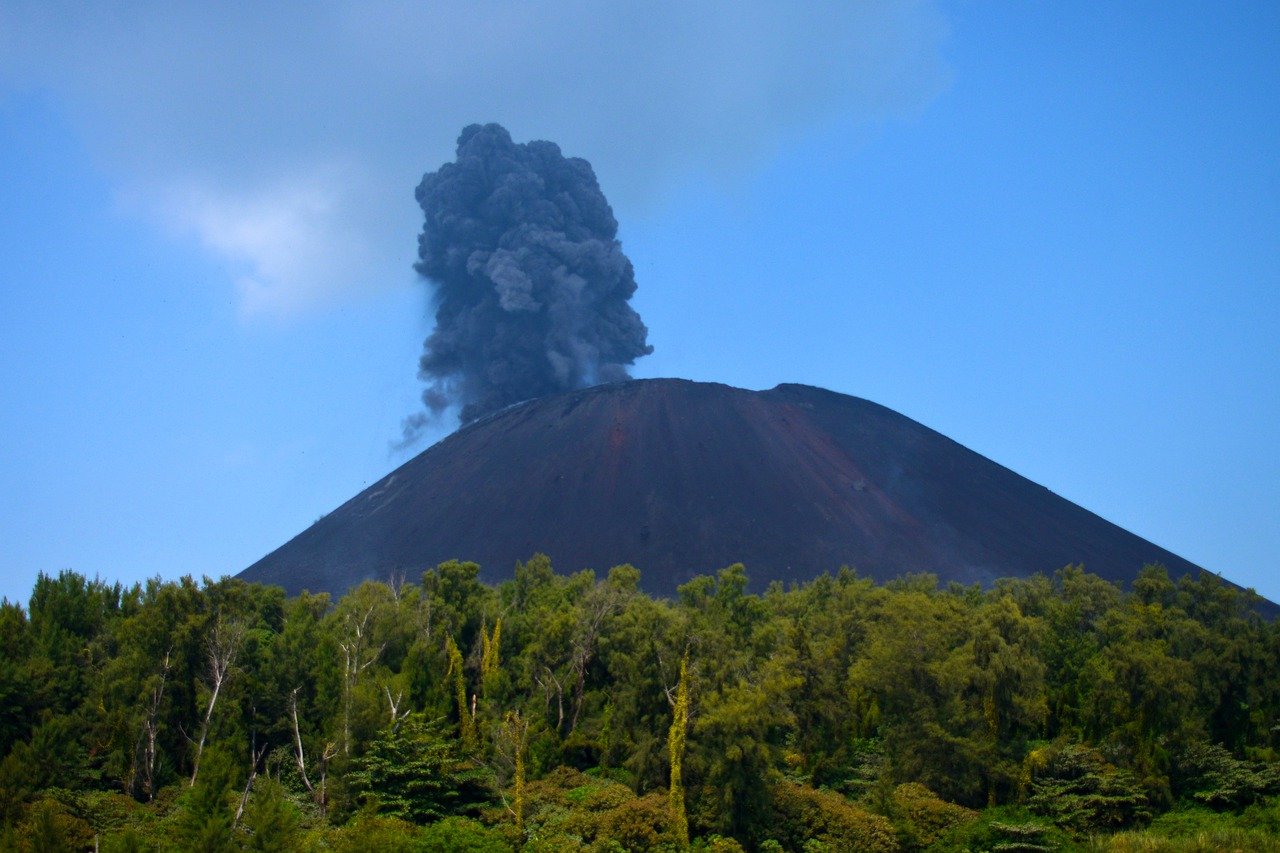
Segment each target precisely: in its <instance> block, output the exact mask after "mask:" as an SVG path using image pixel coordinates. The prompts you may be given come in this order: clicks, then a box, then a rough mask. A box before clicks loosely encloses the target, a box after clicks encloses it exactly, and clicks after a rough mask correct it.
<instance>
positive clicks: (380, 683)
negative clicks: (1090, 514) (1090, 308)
mask: <svg viewBox="0 0 1280 853" xmlns="http://www.w3.org/2000/svg"><path fill="white" fill-rule="evenodd" d="M477 577H478V568H477V566H475V564H471V563H458V562H450V563H445V564H442V565H440V566H438V567H436V568H434V569H431V570H429V571H427V572H426V573H425V574H424V575H423V577H422V578H421V582H420V583H416V582H413V581H412V580H410V581H406V580H405V579H403V578H401V579H395V580H393V582H391V583H373V582H370V583H366V584H364V585H362V586H360V587H359V588H357V589H355V590H352V591H351V592H350V593H349V594H347V595H346V596H344V597H342V598H341V599H340V600H338V601H337V602H336V603H334V602H331V601H330V600H329V598H328V596H326V595H307V594H304V595H302V596H300V597H298V598H293V599H286V598H285V596H284V595H283V593H282V592H281V591H280V590H279V589H278V588H274V587H264V586H257V585H250V584H245V583H242V582H240V581H237V580H234V579H223V580H219V581H209V580H205V581H204V582H203V583H202V584H201V583H196V582H194V581H193V580H192V579H190V578H183V579H182V580H179V581H176V582H164V581H160V580H153V581H149V582H148V583H146V584H145V585H140V586H135V587H132V588H128V589H124V588H121V587H120V586H119V585H109V584H106V583H103V582H101V581H98V580H93V581H89V580H86V579H85V578H83V577H81V576H79V575H77V574H75V573H72V572H64V573H62V574H60V575H58V576H57V577H49V576H41V577H40V579H39V580H38V581H37V583H36V585H35V589H34V591H33V593H32V595H31V599H30V604H29V608H28V609H26V610H24V609H23V608H21V607H19V606H17V605H14V604H11V603H8V602H5V603H3V605H0V755H2V756H3V760H2V761H0V825H2V826H3V829H2V830H0V850H11V849H14V850H58V849H93V847H94V845H95V843H96V844H98V845H100V848H101V849H102V850H121V851H123V850H149V849H166V850H167V849H191V850H208V851H214V850H234V849H250V850H293V849H316V850H369V849H388V850H390V849H414V850H425V851H437V850H440V851H443V850H473V851H490V850H493V851H499V850H513V849H524V850H534V851H542V850H546V851H553V850H554V851H560V850H575V849H579V850H583V849H589V850H649V849H669V850H677V849H685V848H691V849H695V850H737V849H740V847H741V848H745V849H748V850H761V851H782V850H791V851H806V853H819V851H840V850H874V851H895V850H925V849H928V850H1004V851H1017V850H1024V851H1033V850H1049V849H1097V850H1139V849H1141V850H1163V849H1168V850H1201V849H1204V850H1209V849H1249V850H1268V849H1273V850H1280V842H1277V840H1276V839H1277V838H1278V837H1280V832H1278V831H1277V830H1278V829H1280V800H1278V799H1277V798H1276V794H1277V792H1280V760H1278V758H1280V756H1278V755H1277V747H1278V746H1280V678H1278V677H1277V673H1280V629H1278V628H1277V626H1276V625H1275V624H1273V623H1269V622H1267V621H1265V620H1264V619H1262V618H1260V617H1259V616H1258V615H1257V614H1256V613H1255V611H1254V609H1253V606H1254V604H1255V603H1256V599H1255V598H1253V597H1251V594H1242V593H1239V592H1237V591H1236V590H1234V589H1233V588H1231V587H1228V586H1227V585H1225V584H1223V583H1221V582H1220V581H1218V580H1217V579H1216V578H1214V577H1213V576H1210V575H1202V576H1200V577H1199V578H1197V579H1191V578H1182V579H1180V580H1177V581H1173V580H1171V579H1170V578H1169V577H1168V576H1167V574H1166V573H1165V571H1164V570H1163V569H1161V568H1159V567H1148V568H1146V569H1144V570H1143V572H1142V573H1141V575H1140V576H1139V577H1138V579H1137V580H1136V581H1135V582H1134V583H1133V585H1132V589H1130V590H1127V591H1124V590H1121V589H1119V588H1118V587H1116V586H1115V585H1113V584H1111V583H1108V582H1106V581H1104V580H1102V579H1100V578H1098V577H1095V576H1092V575H1089V574H1087V573H1086V572H1084V571H1083V570H1082V569H1081V568H1079V567H1068V568H1066V569H1064V570H1062V571H1059V572H1058V573H1056V574H1055V575H1054V576H1053V577H1052V578H1047V577H1035V578H1031V579H1028V580H1014V581H1005V582H1001V583H999V584H997V585H996V587H995V588H994V589H990V590H983V589H980V588H977V587H960V586H954V585H953V586H951V587H948V588H945V589H939V588H938V586H937V583H936V580H935V579H934V578H933V577H932V576H928V575H920V576H910V577H906V578H903V579H901V580H897V581H894V582H892V583H889V584H886V585H883V586H877V585H876V584H874V583H872V582H871V581H869V580H866V579H863V578H860V577H858V576H857V574H856V573H854V572H853V571H850V570H842V571H841V572H840V573H839V574H837V575H835V576H824V577H821V578H819V579H817V580H815V581H813V582H812V583H809V584H806V585H803V586H799V587H796V588H792V589H783V588H781V587H780V586H777V585H775V586H772V587H770V588H769V589H767V590H766V591H764V592H763V593H762V594H759V595H756V594H749V593H748V592H747V589H746V575H745V573H744V571H743V569H742V567H741V566H732V567H730V568H727V569H725V570H723V571H721V572H720V573H719V574H718V575H717V576H715V577H709V576H708V577H698V578H695V579H694V580H692V581H690V582H689V583H687V584H685V585H684V586H683V587H681V588H680V590H679V594H678V596H677V598H676V600H674V601H668V600H655V599H653V598H650V597H649V596H647V595H645V594H643V593H642V592H640V591H639V589H638V580H639V573H638V572H637V571H636V570H635V569H633V568H631V567H629V566H621V567H617V568H614V569H613V570H611V571H610V572H609V574H608V576H607V578H604V579H598V578H596V577H595V576H594V575H593V574H592V573H590V572H582V573H579V574H576V575H572V576H568V577H566V576H560V575H557V574H556V573H554V572H553V571H552V569H551V566H550V564H549V562H548V561H547V560H546V559H545V558H543V557H534V558H533V559H532V560H530V561H529V562H528V563H525V564H522V565H519V566H517V567H516V570H515V575H514V579H513V580H510V581H507V582H505V583H503V584H501V585H499V586H498V587H496V588H495V587H490V586H486V585H484V584H481V583H480V582H479V581H478V579H477Z"/></svg>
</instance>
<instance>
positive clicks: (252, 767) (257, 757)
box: [231, 736, 267, 829]
mask: <svg viewBox="0 0 1280 853" xmlns="http://www.w3.org/2000/svg"><path fill="white" fill-rule="evenodd" d="M254 740H255V741H256V740H257V737H256V736H255V737H254ZM266 754H267V744H263V745H262V748H261V749H257V748H255V747H254V746H250V747H249V758H250V762H249V778H248V779H246V780H245V782H244V791H243V792H241V794H240V805H239V806H238V807H237V808H236V817H235V820H233V821H231V828H232V829H235V828H236V827H237V826H239V825H240V818H242V817H244V807H245V805H246V804H247V803H248V802H249V792H250V791H251V790H253V782H254V780H255V779H257V778H258V767H259V765H261V764H262V756H264V755H266Z"/></svg>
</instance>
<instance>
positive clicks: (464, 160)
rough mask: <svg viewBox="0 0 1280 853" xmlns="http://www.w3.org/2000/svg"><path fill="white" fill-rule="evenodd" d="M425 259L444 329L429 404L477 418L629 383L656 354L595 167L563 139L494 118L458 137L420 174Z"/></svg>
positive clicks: (426, 356) (436, 343) (413, 425)
mask: <svg viewBox="0 0 1280 853" xmlns="http://www.w3.org/2000/svg"><path fill="white" fill-rule="evenodd" d="M416 195H417V199H418V204H419V205H420V206H421V207H422V212H423V214H424V215H425V217H426V221H425V224H424V226H423V230H422V234H421V235H419V237H418V257H419V261H418V263H417V264H415V265H414V267H415V269H416V270H417V271H418V272H419V273H420V274H422V275H423V276H424V277H425V278H426V279H427V280H428V282H429V284H430V285H431V287H432V291H433V293H432V295H433V297H434V302H433V304H434V308H435V320H436V326H435V330H434V331H432V333H431V335H430V336H429V337H428V338H427V340H426V342H425V344H424V351H423V353H422V357H421V359H420V361H419V370H418V375H419V377H420V378H421V379H423V380H424V381H426V382H428V383H429V384H428V387H427V389H426V390H425V391H424V392H423V395H422V400H423V403H424V404H425V405H426V412H422V413H419V414H418V415H415V416H413V417H411V418H409V419H407V420H406V421H405V423H404V429H405V443H409V442H411V441H412V440H413V437H414V436H415V435H416V433H417V431H418V430H419V429H421V428H422V427H423V426H425V425H426V423H428V422H429V421H430V420H431V419H433V418H436V417H438V416H440V415H441V414H442V413H443V412H444V411H445V410H446V409H448V408H449V407H450V406H452V405H455V404H456V405H459V406H460V407H461V412H460V417H461V421H462V423H464V424H465V423H468V422H469V421H473V420H475V419H476V418H478V417H481V416H483V415H486V414H488V413H490V412H493V411H496V410H498V409H501V408H503V407H504V406H508V405H510V404H512V403H516V402H520V401H521V400H528V399H531V398H533V397H540V396H543V395H545V394H552V393H555V392H558V391H567V390H572V389H574V388H583V387H587V386H590V385H596V384H600V383H605V382H616V381H620V380H624V379H628V378H630V377H629V374H628V372H627V366H628V365H630V364H633V363H634V362H635V360H636V359H637V358H639V357H640V356H643V355H647V354H649V353H650V352H652V351H653V347H651V346H649V345H648V344H647V343H646V342H645V340H646V338H647V337H648V329H646V328H645V325H644V323H643V322H641V320H640V315H639V314H637V313H636V312H635V310H634V309H633V308H632V307H631V306H630V305H629V304H628V300H629V299H630V298H631V296H632V294H633V293H635V290H636V281H635V272H634V270H633V269H632V266H631V262H630V261H629V260H628V259H627V256H626V255H625V254H623V252H622V245H621V244H620V243H619V242H618V239H617V233H618V223H617V220H616V219H614V217H613V211H612V209H611V208H610V207H609V203H608V202H607V201H606V200H605V197H604V194H603V193H601V192H600V186H599V184H598V183H597V181H596V176H595V172H594V171H592V169H591V165H590V164H589V163H588V162H587V161H585V160H582V159H580V158H576V157H570V158H566V157H564V156H563V155H562V154H561V153H560V148H559V146H557V145H556V144H554V143H552V142H541V141H539V142H528V143H523V144H517V143H514V142H512V141H511V135H510V134H509V133H508V132H507V131H506V129H505V128H503V127H501V126H500V125H497V124H486V125H478V124H473V125H470V126H469V127H467V128H465V129H464V130H463V131H462V135H461V136H459V137H458V153H457V159H456V160H455V161H454V162H452V163H446V164H444V165H443V166H441V167H440V168H439V170H437V171H435V172H430V173H428V174H427V175H425V176H424V177H423V179H422V183H421V184H419V185H418V189H417V193H416Z"/></svg>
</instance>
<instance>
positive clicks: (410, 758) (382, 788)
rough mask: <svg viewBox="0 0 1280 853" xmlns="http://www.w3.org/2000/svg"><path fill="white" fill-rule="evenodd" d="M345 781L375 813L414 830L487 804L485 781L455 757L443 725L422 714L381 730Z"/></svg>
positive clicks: (473, 767) (489, 795)
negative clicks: (410, 825) (403, 822)
mask: <svg viewBox="0 0 1280 853" xmlns="http://www.w3.org/2000/svg"><path fill="white" fill-rule="evenodd" d="M348 780H349V782H350V784H351V786H352V788H353V789H354V790H355V791H356V792H358V793H359V794H361V795H363V796H364V797H366V798H367V799H368V800H369V801H370V802H372V803H373V804H374V805H375V807H376V809H377V810H378V812H379V813H381V814H385V815H390V816H392V817H397V818H401V819H403V820H408V821H411V822H413V823H419V824H425V823H430V822H431V821H433V820H439V819H440V818H442V817H445V816H447V815H452V814H466V813H468V812H472V811H474V810H476V809H477V808H478V807H479V806H480V805H482V804H484V803H487V802H489V801H491V800H492V792H491V790H490V787H489V782H488V777H487V775H486V774H485V773H484V772H483V771H481V770H480V769H479V768H478V767H477V766H476V765H474V764H473V763H472V762H471V761H470V760H469V759H465V758H463V757H462V756H461V755H460V754H459V752H458V748H457V744H456V741H454V740H453V739H452V738H451V737H450V736H449V735H448V732H447V729H446V726H445V724H444V722H443V721H442V720H428V719H427V718H426V717H425V716H424V715H422V714H410V715H409V716H408V717H406V718H405V719H404V720H403V721H402V722H401V723H400V725H398V726H395V727H387V728H385V729H383V730H382V731H381V732H380V733H379V734H378V735H377V736H376V737H375V738H374V739H373V740H372V741H371V742H370V743H369V746H368V750H367V752H366V753H365V754H364V755H362V756H360V757H359V758H358V759H356V761H355V769H354V770H352V771H351V773H350V774H348Z"/></svg>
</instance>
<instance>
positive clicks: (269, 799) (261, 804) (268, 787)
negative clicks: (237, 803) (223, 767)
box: [244, 778, 302, 853]
mask: <svg viewBox="0 0 1280 853" xmlns="http://www.w3.org/2000/svg"><path fill="white" fill-rule="evenodd" d="M301 822H302V818H301V815H300V814H299V811H298V807H297V806H296V805H294V804H293V802H292V801H290V799H289V797H288V794H287V793H286V792H285V790H284V788H283V787H282V786H281V785H280V783H279V782H277V781H275V780H274V779H270V778H267V779H259V780H258V781H257V782H255V783H254V786H253V797H252V798H251V799H250V800H249V805H248V808H247V809H246V810H245V813H244V828H245V831H246V832H247V834H248V836H249V837H248V840H247V841H246V842H245V844H244V849H246V850H252V851H256V853H288V851H291V850H296V849H297V847H298V843H299V839H300V838H301V832H300V826H301Z"/></svg>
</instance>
